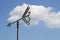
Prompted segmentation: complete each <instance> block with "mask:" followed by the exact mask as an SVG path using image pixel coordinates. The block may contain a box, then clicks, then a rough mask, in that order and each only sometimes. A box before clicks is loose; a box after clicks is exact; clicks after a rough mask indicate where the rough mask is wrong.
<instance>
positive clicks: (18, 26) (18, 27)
mask: <svg viewBox="0 0 60 40" xmlns="http://www.w3.org/2000/svg"><path fill="white" fill-rule="evenodd" d="M18 34H19V20H18V21H17V40H18V39H19V37H18Z"/></svg>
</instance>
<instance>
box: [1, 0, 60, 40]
mask: <svg viewBox="0 0 60 40" xmlns="http://www.w3.org/2000/svg"><path fill="white" fill-rule="evenodd" d="M23 3H27V4H31V5H44V6H46V7H53V8H54V11H56V12H57V11H60V5H59V4H60V0H0V40H16V24H13V25H12V27H7V26H6V25H7V24H8V21H7V19H8V17H9V12H10V11H11V10H12V9H14V7H16V6H17V5H22V4H23ZM19 40H60V28H57V29H50V28H47V27H46V25H45V23H44V22H40V23H39V24H38V25H36V26H31V27H26V26H25V25H24V24H23V23H20V29H19Z"/></svg>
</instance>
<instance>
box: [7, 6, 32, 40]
mask: <svg viewBox="0 0 60 40" xmlns="http://www.w3.org/2000/svg"><path fill="white" fill-rule="evenodd" d="M29 9H30V7H29V5H28V6H27V8H26V10H25V12H24V14H23V16H22V18H20V19H18V20H17V21H15V22H12V23H9V24H8V25H7V26H9V27H10V26H11V25H12V24H14V23H16V22H17V40H18V32H19V21H20V20H23V21H24V22H25V23H26V24H27V25H30V19H31V18H30V13H31V12H30V11H29ZM27 19H29V20H27Z"/></svg>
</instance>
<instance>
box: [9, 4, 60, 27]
mask: <svg viewBox="0 0 60 40" xmlns="http://www.w3.org/2000/svg"><path fill="white" fill-rule="evenodd" d="M27 6H28V4H23V5H19V6H16V7H15V8H14V9H13V10H12V11H11V12H10V14H9V15H10V17H9V18H8V21H9V22H14V21H16V20H18V19H20V18H21V17H22V15H23V13H24V11H25V10H26V8H27ZM29 6H30V11H31V15H30V16H31V21H30V22H31V24H35V25H37V24H39V22H41V21H44V22H45V23H46V25H47V27H49V28H60V12H54V11H52V10H53V8H52V7H45V6H43V5H40V6H38V5H29Z"/></svg>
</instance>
